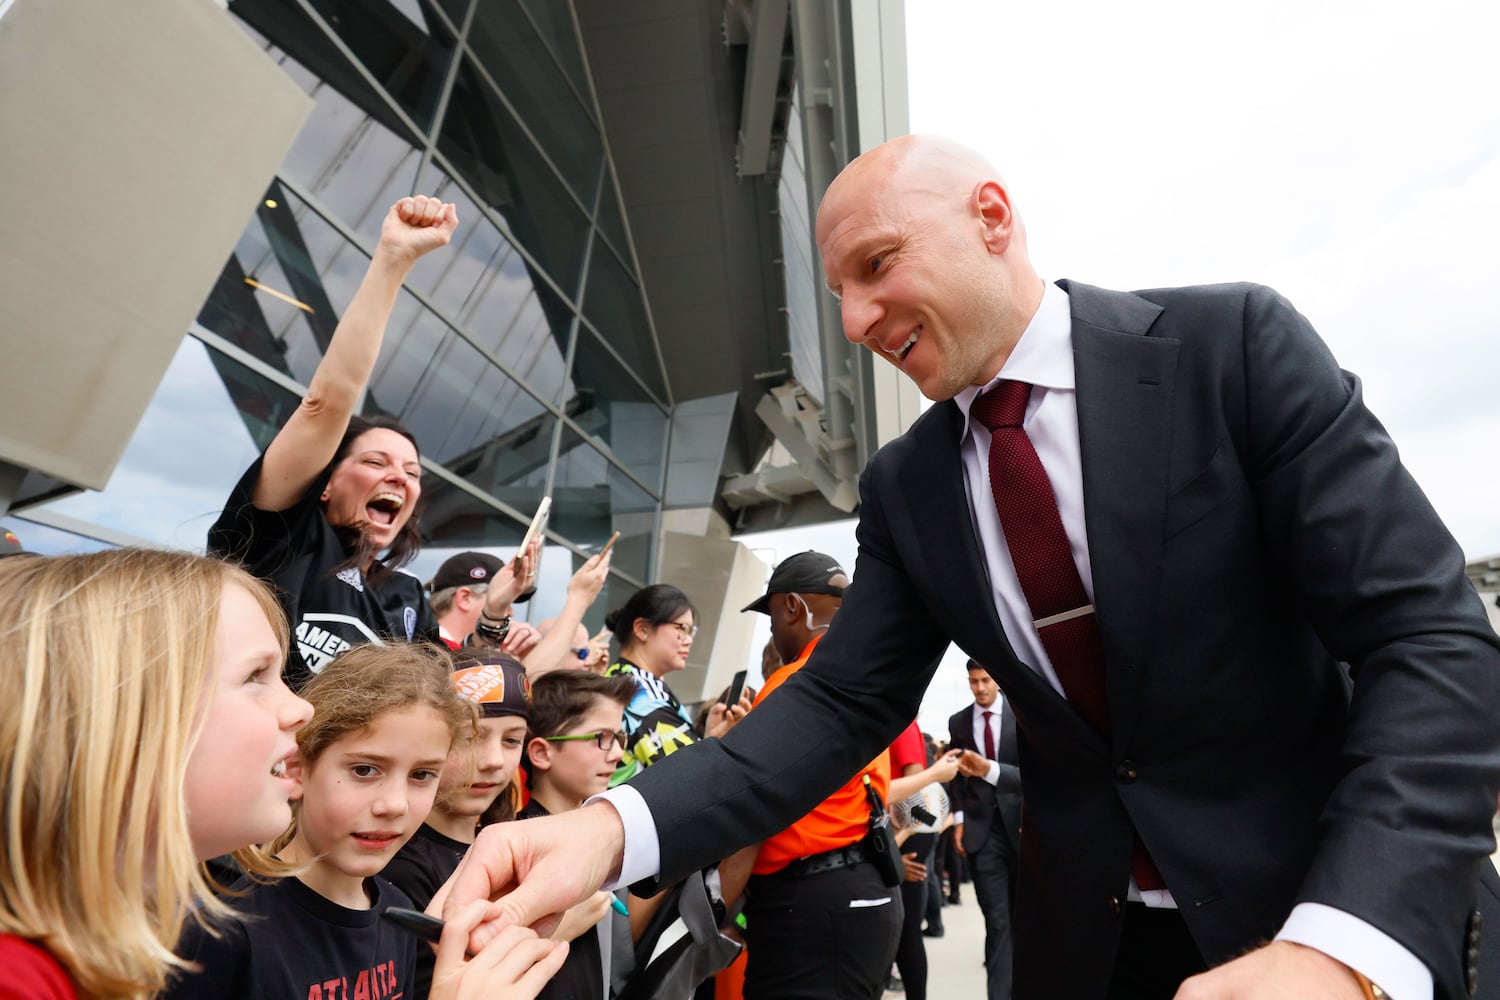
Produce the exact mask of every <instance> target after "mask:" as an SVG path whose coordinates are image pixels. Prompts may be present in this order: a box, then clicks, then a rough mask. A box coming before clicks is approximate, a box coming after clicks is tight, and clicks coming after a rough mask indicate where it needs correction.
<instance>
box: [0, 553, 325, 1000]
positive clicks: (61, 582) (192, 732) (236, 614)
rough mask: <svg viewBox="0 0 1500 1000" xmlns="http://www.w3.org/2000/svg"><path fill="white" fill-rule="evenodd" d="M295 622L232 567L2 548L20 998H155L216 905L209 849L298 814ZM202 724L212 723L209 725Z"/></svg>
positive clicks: (9, 895)
mask: <svg viewBox="0 0 1500 1000" xmlns="http://www.w3.org/2000/svg"><path fill="white" fill-rule="evenodd" d="M286 636H287V633H286V625H285V622H284V619H283V618H282V614H281V610H280V608H279V606H278V605H277V603H276V601H275V600H274V599H273V598H272V596H271V595H270V593H269V592H268V591H267V590H266V588H265V586H264V585H263V584H261V583H259V582H258V581H256V580H255V579H253V578H252V577H250V576H249V575H247V574H246V573H244V572H243V571H241V570H239V569H236V568H234V567H232V566H229V565H227V564H224V563H220V562H214V561H211V560H208V559H202V558H198V557H195V556H189V555H185V554H177V553H168V552H153V551H143V550H138V549H121V550H116V551H111V552H101V553H95V554H91V555H83V556H67V557H61V558H53V559H44V558H41V557H36V556H20V557H11V558H7V559H4V560H0V782H3V788H4V790H3V793H0V828H3V830H4V835H5V844H4V848H3V850H0V968H4V969H5V970H6V977H7V985H8V986H10V987H14V988H16V989H17V990H18V991H19V994H20V995H28V996H43V997H68V996H76V995H82V996H89V997H132V998H137V997H141V998H143V997H147V996H151V995H153V994H155V993H156V992H158V991H159V990H160V989H161V988H162V987H163V986H165V985H166V982H167V979H168V976H169V974H170V973H171V971H172V970H173V969H175V968H180V967H181V965H182V963H181V961H180V960H179V959H177V958H176V957H174V955H173V945H174V944H175V943H176V942H177V939H178V935H179V933H180V931H181V929H182V927H183V926H184V924H185V923H192V922H193V921H192V920H191V918H190V915H192V914H196V915H197V916H198V918H199V919H213V918H215V917H219V916H222V915H223V914H224V913H225V912H226V911H225V908H224V907H223V906H222V904H220V903H218V902H216V901H215V899H214V897H213V895H212V893H211V892H210V887H209V884H208V883H207V881H206V880H205V878H204V876H203V874H202V869H201V867H200V864H199V862H201V861H203V860H206V859H207V858H210V857H213V856H215V855H218V854H223V853H227V852H229V851H233V850H235V849H237V848H241V847H244V846H246V845H247V844H250V843H252V842H254V841H256V840H263V839H265V838H266V837H268V836H273V835H274V834H275V832H276V831H277V830H278V829H279V828H281V827H284V826H285V824H286V822H287V820H288V819H289V817H290V814H291V813H290V809H289V807H288V805H287V799H288V796H289V795H290V794H291V790H292V786H291V783H290V782H288V781H287V780H286V779H285V778H282V777H278V776H277V775H276V774H273V771H276V770H279V769H280V768H281V766H282V764H283V762H284V761H285V759H286V758H287V757H288V755H289V754H290V753H291V752H292V750H293V749H294V742H293V733H294V732H295V731H296V730H297V728H298V727H299V726H301V725H302V724H303V723H304V722H306V721H307V719H308V716H309V715H310V714H311V709H310V708H309V706H308V705H307V704H306V703H305V702H303V701H302V700H301V699H299V698H297V697H296V696H294V695H293V694H292V693H291V692H290V691H288V690H287V689H286V687H285V686H283V685H282V683H281V677H280V674H281V664H282V663H283V662H284V658H285V655H286V642H287V637H286ZM205 733H207V734H209V735H208V736H205V735H204V734H205Z"/></svg>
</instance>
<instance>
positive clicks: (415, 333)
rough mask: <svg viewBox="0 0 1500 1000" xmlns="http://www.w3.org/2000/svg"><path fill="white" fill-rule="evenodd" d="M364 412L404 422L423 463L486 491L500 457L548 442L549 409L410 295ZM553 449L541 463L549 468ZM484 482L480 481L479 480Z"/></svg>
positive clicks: (396, 318)
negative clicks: (538, 438)
mask: <svg viewBox="0 0 1500 1000" xmlns="http://www.w3.org/2000/svg"><path fill="white" fill-rule="evenodd" d="M366 409H367V411H368V412H371V413H388V414H390V415H392V416H394V417H396V418H397V419H398V420H400V421H401V422H402V423H404V424H405V425H406V426H407V427H408V428H409V429H410V430H411V431H412V433H413V434H415V435H416V436H417V440H418V441H419V442H420V443H421V445H422V453H423V455H424V456H425V457H427V458H430V459H432V460H433V461H436V462H441V463H443V464H444V465H447V466H449V467H450V468H452V469H453V471H455V472H457V473H458V474H459V475H462V476H464V477H465V478H467V479H470V481H472V482H475V484H476V485H478V486H480V487H481V488H484V489H486V490H488V489H490V486H491V484H492V482H494V481H493V480H492V479H490V478H489V477H488V473H486V472H483V471H481V470H487V469H492V468H493V466H494V463H495V461H496V459H497V456H498V455H499V454H500V453H504V452H508V451H510V450H513V449H514V448H516V447H519V442H520V441H521V440H522V438H526V439H527V440H530V435H533V434H543V435H545V432H546V429H547V426H548V424H549V422H550V421H551V420H552V419H553V418H552V417H551V416H550V415H545V416H544V414H545V409H546V408H545V407H544V406H543V405H542V404H541V403H540V402H539V401H538V400H537V399H536V398H535V397H533V396H532V395H531V394H530V393H528V392H526V391H525V390H524V389H522V388H521V386H520V385H518V384H517V383H515V382H514V381H512V380H511V379H509V378H508V377H506V376H505V374H504V373H502V372H501V371H500V369H498V368H496V367H495V366H494V365H493V364H491V363H490V361H489V359H487V358H486V357H484V355H482V354H480V353H479V352H478V351H477V350H475V349H474V348H473V347H472V346H470V345H469V344H468V343H466V342H465V341H464V340H463V339H462V338H460V337H459V336H458V335H457V334H456V333H454V332H453V331H452V330H451V329H450V328H449V327H448V326H447V324H445V323H444V322H443V321H442V320H440V319H439V318H438V317H437V316H436V315H434V314H433V313H432V312H431V311H430V310H428V309H426V308H425V307H423V306H422V305H421V304H420V303H418V302H417V300H416V299H415V298H413V297H412V296H411V295H410V294H409V293H407V292H404V291H403V292H402V293H401V295H400V297H399V298H398V300H397V304H396V311H395V314H394V315H393V317H392V319H391V324H390V328H389V334H388V335H387V337H386V340H385V343H384V345H383V347H382V350H381V356H380V360H379V361H378V362H377V363H376V369H375V377H374V378H373V379H372V380H371V384H370V394H369V397H368V399H367V403H366ZM546 458H547V448H546V445H545V444H544V445H543V446H542V448H541V451H540V454H539V456H538V460H539V461H540V462H541V463H542V464H543V465H545V463H546ZM476 475H477V476H480V477H481V478H480V479H475V478H474V477H475V476H476Z"/></svg>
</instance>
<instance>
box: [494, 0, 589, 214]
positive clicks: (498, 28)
mask: <svg viewBox="0 0 1500 1000" xmlns="http://www.w3.org/2000/svg"><path fill="white" fill-rule="evenodd" d="M543 6H546V5H543ZM556 6H558V7H563V9H562V10H561V11H560V16H561V17H564V18H566V17H567V10H566V8H565V7H564V5H561V4H557V5H556ZM553 40H554V41H558V39H553ZM468 42H469V48H470V49H471V50H472V51H473V53H474V56H475V57H476V58H477V59H478V60H479V63H480V65H481V66H483V67H484V69H485V71H486V72H487V73H488V74H489V76H490V78H491V79H492V80H494V81H495V83H496V85H497V86H499V88H500V91H501V93H503V94H505V96H506V97H507V98H509V99H510V103H511V106H512V107H514V108H516V109H517V111H518V112H519V114H520V116H521V120H522V121H524V122H525V123H526V126H527V128H529V129H530V130H531V133H532V135H534V136H536V137H537V141H538V143H539V144H540V145H541V147H542V148H543V149H544V150H546V151H547V155H548V157H550V158H551V160H552V162H553V163H554V164H556V166H557V169H558V170H559V171H560V172H561V173H562V176H563V179H564V180H565V181H566V182H567V183H568V186H569V187H571V188H572V189H573V193H574V194H576V195H577V196H578V198H579V200H580V201H582V202H583V204H584V205H587V206H592V205H593V203H594V188H595V185H596V184H597V183H598V180H599V167H600V164H601V162H602V161H603V159H604V150H603V144H602V143H601V142H600V139H599V129H598V127H597V126H596V125H595V124H594V121H593V119H592V118H590V117H589V115H588V113H587V112H586V111H585V110H584V105H583V104H582V102H581V100H580V98H579V92H578V91H576V90H575V89H574V87H573V84H572V83H571V82H570V81H569V80H568V78H567V77H566V76H564V75H563V73H562V71H561V70H560V69H559V68H558V65H557V63H556V62H555V61H554V59H553V57H552V53H551V52H550V51H549V49H548V47H547V44H546V42H544V40H543V38H542V37H541V35H539V34H538V33H537V30H536V27H535V26H534V25H533V23H532V21H531V19H530V18H529V17H527V16H526V13H525V12H523V11H522V9H521V7H520V6H519V4H518V3H517V2H516V0H485V2H484V3H481V4H480V5H479V7H478V8H477V9H476V10H475V12H474V23H473V24H472V25H470V27H469V37H468ZM566 42H567V47H569V48H572V49H574V50H576V48H577V43H576V42H575V41H574V40H573V39H572V37H571V32H570V37H569V38H567V39H566Z"/></svg>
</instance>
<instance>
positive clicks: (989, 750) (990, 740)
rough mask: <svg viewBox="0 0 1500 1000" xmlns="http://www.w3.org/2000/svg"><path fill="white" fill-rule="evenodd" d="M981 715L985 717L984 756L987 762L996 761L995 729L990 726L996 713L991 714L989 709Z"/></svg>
mask: <svg viewBox="0 0 1500 1000" xmlns="http://www.w3.org/2000/svg"><path fill="white" fill-rule="evenodd" d="M979 714H980V715H981V716H983V717H984V756H985V759H987V760H994V759H995V727H994V726H992V725H990V719H991V718H992V717H993V716H994V714H995V713H994V712H991V711H990V710H989V709H985V710H984V711H983V712H980V713H979Z"/></svg>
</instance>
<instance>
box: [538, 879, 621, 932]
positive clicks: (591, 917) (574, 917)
mask: <svg viewBox="0 0 1500 1000" xmlns="http://www.w3.org/2000/svg"><path fill="white" fill-rule="evenodd" d="M614 898H615V896H614V893H612V892H605V891H604V890H602V889H601V890H599V891H598V892H596V893H594V894H593V895H592V896H590V897H589V898H588V899H585V900H584V901H583V902H581V903H579V904H578V905H577V906H572V907H569V908H568V910H567V912H565V913H564V914H563V917H562V922H561V923H560V924H558V925H557V930H555V931H553V932H552V940H554V941H572V940H573V939H574V938H576V937H578V935H580V934H582V933H584V932H585V931H588V930H592V929H593V927H594V925H595V924H597V923H598V922H599V921H601V920H603V919H604V917H605V915H606V914H608V913H609V906H610V901H611V900H612V899H614Z"/></svg>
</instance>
